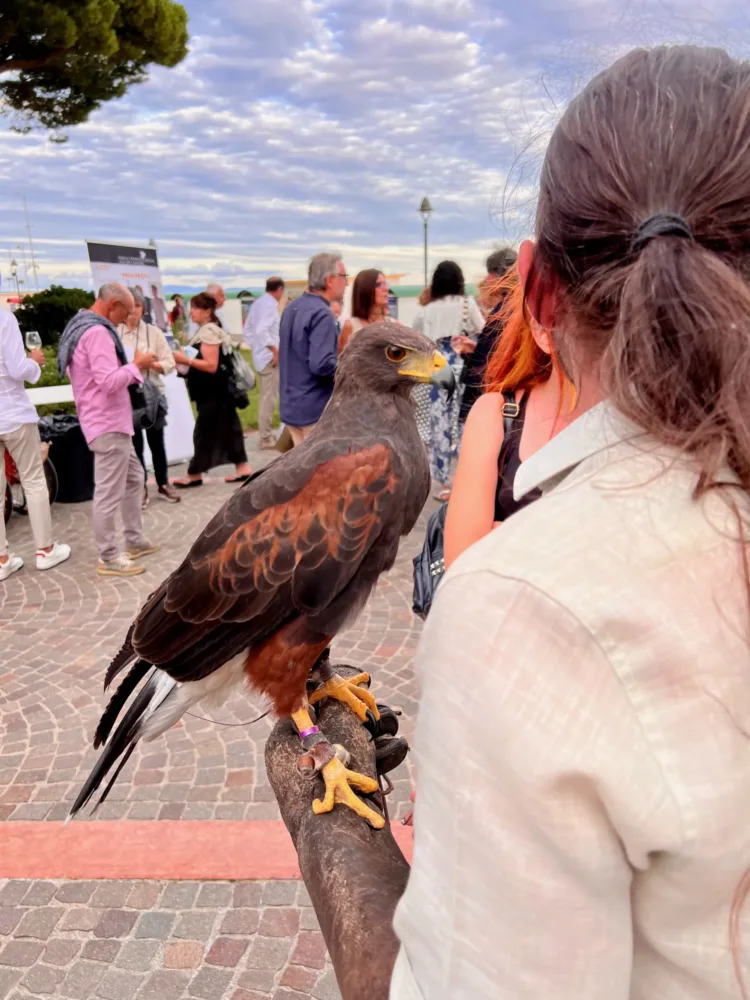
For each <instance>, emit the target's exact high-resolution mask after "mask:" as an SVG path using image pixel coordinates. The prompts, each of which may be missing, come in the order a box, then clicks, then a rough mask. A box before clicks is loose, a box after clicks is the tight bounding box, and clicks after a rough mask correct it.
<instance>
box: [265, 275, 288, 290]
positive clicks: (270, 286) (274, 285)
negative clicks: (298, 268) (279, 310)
mask: <svg viewBox="0 0 750 1000" xmlns="http://www.w3.org/2000/svg"><path fill="white" fill-rule="evenodd" d="M283 287H284V279H283V278H269V279H268V280H267V281H266V291H267V292H278V290H279V289H280V288H283Z"/></svg>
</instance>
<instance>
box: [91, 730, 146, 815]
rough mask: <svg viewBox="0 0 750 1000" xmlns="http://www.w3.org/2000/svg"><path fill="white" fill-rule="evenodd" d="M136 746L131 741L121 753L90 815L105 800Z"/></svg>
mask: <svg viewBox="0 0 750 1000" xmlns="http://www.w3.org/2000/svg"><path fill="white" fill-rule="evenodd" d="M136 746H137V744H135V743H131V744H130V746H129V747H128V749H127V750H126V751H125V753H124V754H123V758H122V760H121V761H120V763H119V764H118V765H117V767H116V768H115V773H114V774H113V775H112V777H111V778H110V779H109V781H108V782H107V787H106V788H105V789H104V791H103V792H102V794H101V795H100V796H99V799H98V800H97V803H96V805H95V806H94V808H93V809H92V810H91V814H92V815H93V814H94V813H95V812H96V810H97V809H98V808H99V806H100V805H101V804H102V802H106V801H107V796H108V795H109V793H110V792H111V791H112V786H113V785H114V783H115V782H116V781H117V779H118V778H119V777H120V774H121V772H122V769H123V768H124V767H125V765H126V764H127V762H128V761H129V760H130V758H131V756H132V754H133V751H134V750H135V748H136Z"/></svg>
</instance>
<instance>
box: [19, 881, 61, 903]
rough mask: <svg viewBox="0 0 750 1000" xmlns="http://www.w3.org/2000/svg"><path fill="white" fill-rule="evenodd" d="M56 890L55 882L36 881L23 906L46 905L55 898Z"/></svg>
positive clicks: (25, 897)
mask: <svg viewBox="0 0 750 1000" xmlns="http://www.w3.org/2000/svg"><path fill="white" fill-rule="evenodd" d="M56 892H57V886H56V885H55V883H54V882H34V884H33V885H32V886H31V888H30V889H29V891H28V892H27V893H26V895H25V896H24V897H23V900H22V901H21V903H22V905H23V906H46V905H47V903H49V902H50V901H51V900H52V899H54V898H55V893H56Z"/></svg>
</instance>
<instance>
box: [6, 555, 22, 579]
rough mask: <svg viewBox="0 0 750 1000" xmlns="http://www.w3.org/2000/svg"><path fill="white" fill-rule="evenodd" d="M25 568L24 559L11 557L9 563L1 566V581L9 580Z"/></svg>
mask: <svg viewBox="0 0 750 1000" xmlns="http://www.w3.org/2000/svg"><path fill="white" fill-rule="evenodd" d="M22 568H23V559H22V558H21V557H20V556H11V557H10V558H9V559H8V561H7V562H4V563H3V564H2V565H0V580H7V579H8V577H9V576H10V575H11V574H12V573H17V572H18V570H19V569H22Z"/></svg>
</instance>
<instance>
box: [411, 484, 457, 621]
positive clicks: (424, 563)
mask: <svg viewBox="0 0 750 1000" xmlns="http://www.w3.org/2000/svg"><path fill="white" fill-rule="evenodd" d="M447 511H448V504H447V503H444V504H441V506H440V507H438V509H437V510H434V511H433V512H432V514H430V518H429V520H428V522H427V531H426V533H425V539H424V545H423V546H422V551H421V552H420V553H419V555H418V556H415V558H414V593H413V594H412V604H411V607H412V611H413V612H414V614H415V615H417V616H418V617H419V618H423V619H424V618H426V617H427V614H428V612H429V610H430V608H431V607H432V602H433V599H434V597H435V591H436V590H437V588H438V584H439V583H440V581H441V580H442V578H443V574H444V573H445V552H444V549H443V543H444V535H445V515H446V513H447Z"/></svg>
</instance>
